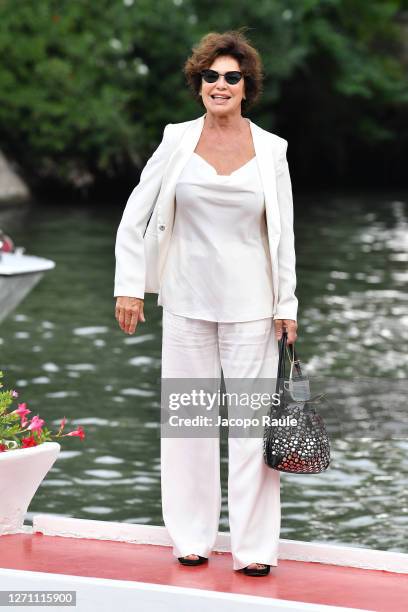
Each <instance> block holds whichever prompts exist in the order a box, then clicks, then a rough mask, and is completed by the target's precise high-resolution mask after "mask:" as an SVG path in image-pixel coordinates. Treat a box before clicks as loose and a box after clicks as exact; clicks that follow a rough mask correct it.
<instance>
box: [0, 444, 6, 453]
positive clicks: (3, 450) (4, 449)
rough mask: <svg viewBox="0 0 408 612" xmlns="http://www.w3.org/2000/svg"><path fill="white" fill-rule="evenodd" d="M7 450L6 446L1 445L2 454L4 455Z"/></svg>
mask: <svg viewBox="0 0 408 612" xmlns="http://www.w3.org/2000/svg"><path fill="white" fill-rule="evenodd" d="M6 450H7V446H6V445H5V444H0V453H4V452H5V451H6Z"/></svg>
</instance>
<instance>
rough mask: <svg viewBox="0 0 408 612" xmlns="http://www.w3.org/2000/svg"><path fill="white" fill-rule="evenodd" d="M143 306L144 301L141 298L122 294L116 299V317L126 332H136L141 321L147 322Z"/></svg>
mask: <svg viewBox="0 0 408 612" xmlns="http://www.w3.org/2000/svg"><path fill="white" fill-rule="evenodd" d="M143 306H144V301H143V300H142V299H140V298H135V297H122V296H120V297H118V298H117V299H116V307H115V318H116V320H117V322H118V323H119V327H120V328H121V329H122V330H123V331H124V332H125V333H126V334H134V333H135V330H136V326H137V324H138V322H139V321H142V322H143V323H145V321H146V319H145V317H144V313H143Z"/></svg>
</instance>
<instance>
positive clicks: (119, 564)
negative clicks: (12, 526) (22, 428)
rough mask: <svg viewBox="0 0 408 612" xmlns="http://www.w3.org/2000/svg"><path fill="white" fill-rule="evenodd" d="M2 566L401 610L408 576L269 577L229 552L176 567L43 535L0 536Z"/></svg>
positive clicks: (157, 555)
mask: <svg viewBox="0 0 408 612" xmlns="http://www.w3.org/2000/svg"><path fill="white" fill-rule="evenodd" d="M0 559H1V561H0V565H1V567H3V568H9V569H18V570H28V571H35V572H49V573H54V574H69V575H74V576H88V577H95V578H107V579H117V580H135V581H138V582H149V583H153V584H162V585H171V586H180V587H191V588H196V589H207V590H213V591H222V592H230V593H237V594H238V593H241V594H248V595H258V596H262V597H274V598H277V599H287V600H292V601H303V602H309V603H316V604H326V605H337V606H344V607H351V608H353V607H354V608H363V609H368V610H375V611H376V612H406V611H407V607H408V604H407V602H408V577H407V576H406V575H404V574H393V573H390V572H383V571H377V570H376V571H374V570H364V569H357V568H350V567H339V566H335V565H325V564H322V563H305V562H300V561H279V566H278V567H275V568H274V567H272V568H271V573H270V574H269V576H267V577H259V578H253V577H249V576H245V575H244V574H242V573H241V572H236V571H233V570H232V559H231V554H230V553H213V554H212V555H211V557H210V560H209V562H208V564H205V565H203V566H197V567H185V566H182V565H180V563H179V562H178V561H177V559H176V558H175V557H174V556H173V554H172V550H171V548H170V547H168V546H157V545H150V544H130V543H128V542H114V541H108V540H91V539H89V540H88V539H84V538H65V537H59V536H44V535H42V534H39V533H36V534H25V533H21V534H14V535H3V536H0Z"/></svg>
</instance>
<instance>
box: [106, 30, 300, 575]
mask: <svg viewBox="0 0 408 612" xmlns="http://www.w3.org/2000/svg"><path fill="white" fill-rule="evenodd" d="M184 72H185V75H186V77H187V81H188V83H189V85H190V87H191V88H192V91H193V93H194V95H195V97H196V99H197V100H200V101H201V102H202V104H203V105H204V107H205V109H206V113H205V114H204V115H203V116H201V117H199V118H198V119H194V120H192V121H186V122H183V123H176V124H169V125H167V126H166V128H165V130H164V134H163V140H162V142H161V144H160V146H159V147H158V148H157V149H156V151H155V152H154V154H153V155H152V157H151V158H150V159H149V161H148V162H147V164H146V166H145V168H144V169H143V172H142V174H141V177H140V182H139V184H138V185H137V187H136V188H135V189H134V190H133V192H132V194H131V195H130V198H129V200H128V202H127V205H126V208H125V211H124V213H123V217H122V220H121V223H120V225H119V228H118V233H117V240H116V249H115V253H116V276H115V293H114V295H115V297H116V298H117V301H116V309H115V316H116V319H117V321H118V323H119V326H120V327H121V329H122V330H123V331H124V332H125V333H127V334H133V333H134V332H135V330H136V327H137V324H138V322H139V321H142V322H144V321H145V317H144V312H143V304H144V302H143V299H144V294H145V292H155V293H158V304H159V305H161V306H162V307H163V345H162V380H170V379H174V378H178V379H191V380H193V379H196V378H201V379H203V378H207V379H208V380H212V381H213V380H216V381H219V379H220V375H221V368H222V370H223V373H224V379H225V382H226V386H227V381H228V380H229V379H239V380H240V379H257V378H269V379H271V378H274V377H276V370H277V361H278V340H279V339H280V338H281V335H282V331H283V329H285V330H286V331H287V332H288V343H289V344H290V343H293V342H295V340H296V338H297V334H296V330H297V323H296V317H297V298H296V296H295V293H294V292H295V287H296V273H295V250H294V235H293V204H292V190H291V182H290V176H289V170H288V165H287V161H286V148H287V141H286V140H284V139H283V138H280V137H279V136H277V135H275V134H272V133H270V132H267V131H266V130H263V129H262V128H260V127H259V126H257V125H256V124H254V123H253V122H252V121H250V120H248V119H247V118H245V117H243V116H242V109H246V108H248V107H250V106H252V105H253V104H254V102H255V101H256V100H257V99H258V98H259V95H260V92H261V88H262V67H261V61H260V58H259V55H258V53H257V51H256V50H255V49H254V48H253V46H252V45H251V44H250V43H249V42H248V40H247V39H246V38H245V37H244V35H243V34H242V33H241V32H236V31H229V32H225V33H223V34H218V33H210V34H208V35H207V36H205V37H204V38H203V39H202V40H201V41H200V43H199V44H198V45H197V46H196V47H195V48H194V49H193V53H192V55H191V57H190V58H189V59H188V60H187V62H186V64H185V67H184ZM146 226H148V227H147V229H146ZM262 444H263V440H262V438H261V437H259V436H258V437H257V438H253V437H252V438H251V437H243V438H242V437H231V435H230V436H229V439H228V449H229V464H228V469H229V473H228V508H229V523H230V535H231V552H232V557H233V569H234V570H240V571H242V572H244V573H245V574H247V575H251V576H264V575H267V574H268V573H269V570H270V566H271V565H275V566H276V565H277V555H278V542H279V530H280V480H279V472H277V471H275V470H271V469H270V468H268V467H267V466H266V465H265V463H264V462H263V453H262ZM161 482H162V507H163V518H164V522H165V525H166V527H167V529H168V532H169V535H170V537H171V538H172V541H173V544H174V548H173V554H174V555H175V556H176V557H177V558H178V560H179V561H180V563H183V564H184V565H199V564H201V563H203V562H205V561H207V560H208V557H209V555H210V553H211V550H212V547H213V546H214V544H215V539H216V536H217V532H218V524H219V515H220V508H221V488H220V466H219V438H218V437H213V438H211V437H206V438H199V437H185V438H177V437H176V438H174V437H173V438H172V437H162V438H161Z"/></svg>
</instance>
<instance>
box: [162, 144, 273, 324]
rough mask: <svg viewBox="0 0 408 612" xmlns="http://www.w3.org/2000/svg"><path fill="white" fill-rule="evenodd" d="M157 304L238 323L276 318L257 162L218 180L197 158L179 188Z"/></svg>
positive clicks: (186, 169) (186, 168)
mask: <svg viewBox="0 0 408 612" xmlns="http://www.w3.org/2000/svg"><path fill="white" fill-rule="evenodd" d="M157 303H158V305H160V306H163V308H165V309H167V310H169V311H170V312H172V313H174V314H179V315H183V316H185V317H192V318H196V319H205V320H207V321H219V322H234V321H250V320H255V319H263V318H267V317H272V316H273V286H272V270H271V258H270V254H269V244H268V237H267V227H266V217H265V200H264V191H263V187H262V182H261V177H260V175H259V171H258V164H257V161H256V157H253V158H252V159H251V160H250V161H248V162H247V163H246V164H244V165H243V166H241V167H240V168H238V170H235V171H234V172H232V174H230V175H219V174H217V172H216V170H215V168H214V167H213V166H212V165H211V164H209V163H208V162H207V161H206V160H205V159H204V158H203V157H201V156H200V155H198V154H197V153H193V154H192V156H191V158H190V159H189V161H188V162H187V164H186V165H185V166H184V168H183V170H182V172H181V174H180V176H179V178H178V182H177V184H176V212H175V219H174V227H173V233H172V237H171V243H170V247H169V251H168V254H167V258H166V263H165V268H164V271H163V276H162V283H161V287H160V292H159V295H158V302H157Z"/></svg>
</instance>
